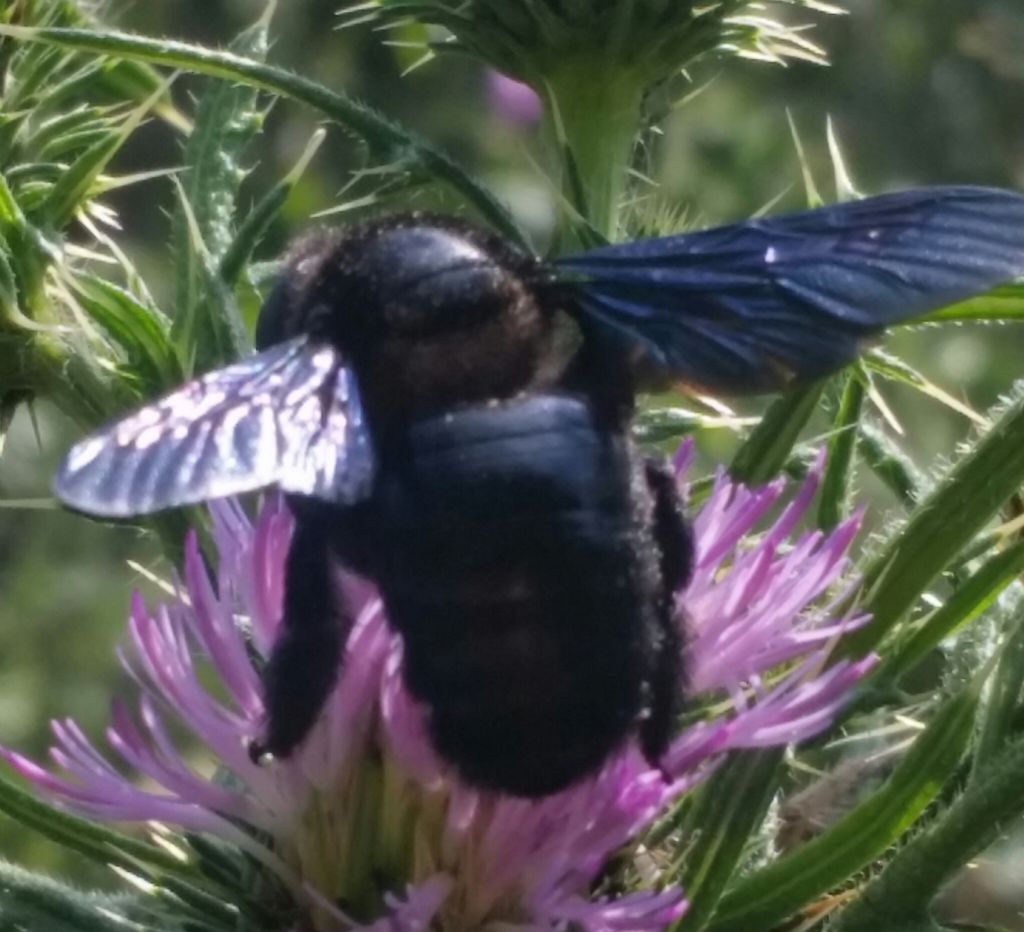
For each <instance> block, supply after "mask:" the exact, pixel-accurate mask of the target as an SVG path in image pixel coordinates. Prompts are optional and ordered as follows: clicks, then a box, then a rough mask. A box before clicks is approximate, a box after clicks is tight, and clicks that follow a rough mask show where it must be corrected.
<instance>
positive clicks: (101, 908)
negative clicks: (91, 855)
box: [0, 861, 153, 932]
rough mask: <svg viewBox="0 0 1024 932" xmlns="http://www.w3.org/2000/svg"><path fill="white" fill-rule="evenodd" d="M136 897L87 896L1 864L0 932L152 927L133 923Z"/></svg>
mask: <svg viewBox="0 0 1024 932" xmlns="http://www.w3.org/2000/svg"><path fill="white" fill-rule="evenodd" d="M137 905H138V904H137V902H136V900H135V898H134V897H129V896H123V895H122V896H112V895H110V894H105V893H91V892H90V893H87V892H84V891H81V890H76V889H74V888H72V887H68V886H65V885H64V884H61V883H58V882H57V881H55V880H52V879H51V878H49V877H44V876H41V875H39V874H32V873H29V872H28V871H26V870H23V869H22V868H20V867H16V866H15V865H13V864H6V863H4V862H2V861H0V932H22V930H39V932H114V930H118V929H123V930H144V929H149V928H153V927H152V926H149V925H143V924H141V923H137V922H135V921H133V920H132V919H131V918H129V917H130V916H131V914H132V913H135V912H137V911H138V910H137Z"/></svg>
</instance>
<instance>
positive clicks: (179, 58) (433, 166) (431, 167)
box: [0, 25, 527, 247]
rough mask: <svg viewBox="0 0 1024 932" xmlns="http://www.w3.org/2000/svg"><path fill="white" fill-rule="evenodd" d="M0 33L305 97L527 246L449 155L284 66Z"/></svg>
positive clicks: (158, 45) (99, 34)
mask: <svg viewBox="0 0 1024 932" xmlns="http://www.w3.org/2000/svg"><path fill="white" fill-rule="evenodd" d="M0 35H7V36H10V37H12V38H15V39H20V40H22V41H25V42H41V43H49V44H52V45H56V46H60V47H62V48H72V49H78V50H81V51H88V52H95V53H97V54H101V55H111V56H113V57H115V58H125V59H130V60H135V61H147V62H152V63H154V64H159V65H167V66H169V67H172V68H184V69H187V70H191V71H197V72H200V73H202V74H209V75H213V76H214V77H220V78H225V79H227V80H230V81H241V82H243V83H245V84H248V85H249V86H251V87H257V88H262V89H263V90H266V91H270V92H271V93H274V94H279V95H281V96H284V97H290V98H292V99H293V100H298V101H301V102H303V103H305V104H308V105H309V106H311V107H313V108H314V109H317V110H319V111H321V112H322V113H324V114H326V115H327V116H328V117H330V118H331V119H332V120H335V121H337V122H338V123H340V124H341V125H342V126H346V127H348V128H349V129H350V130H352V131H353V132H355V133H357V134H358V135H359V136H361V137H362V138H363V139H364V140H365V141H366V143H367V145H368V146H369V147H370V149H371V152H372V153H373V154H374V155H375V156H377V157H378V158H380V159H381V160H383V161H391V160H394V159H395V158H396V157H397V156H399V155H401V156H404V157H405V158H408V159H411V160H413V161H415V163H416V164H417V165H418V166H419V167H420V168H421V169H422V170H423V171H424V172H426V173H427V174H429V175H430V176H432V177H434V178H437V179H438V180H440V181H442V182H444V183H445V184H447V185H448V186H450V187H451V188H452V189H453V190H454V191H456V192H457V193H459V194H461V195H462V197H463V198H465V200H466V202H467V203H468V204H469V205H470V206H471V207H473V208H474V209H476V210H477V211H478V212H479V214H480V216H481V217H482V218H483V219H484V220H485V221H486V222H487V223H489V224H490V225H491V226H492V227H494V229H495V230H497V231H498V232H499V233H501V234H503V235H504V236H506V237H508V238H509V239H511V240H512V241H514V242H515V243H516V244H518V245H520V246H523V247H526V246H527V241H526V238H525V236H524V234H523V232H522V231H521V230H520V229H519V227H518V226H517V225H516V223H515V221H514V220H513V219H512V217H511V215H510V214H509V212H508V211H507V210H506V209H505V208H504V207H503V206H502V205H500V204H499V203H498V201H497V200H495V198H494V196H493V195H492V194H491V193H490V192H489V191H487V190H486V189H484V188H483V187H481V186H480V185H479V184H478V183H477V182H476V181H474V180H473V179H472V178H470V177H469V175H467V174H466V172H465V171H463V170H462V169H461V168H460V167H459V166H458V165H456V164H455V162H453V161H452V160H451V159H450V158H449V157H448V156H447V155H445V154H444V153H442V152H441V151H440V150H438V149H436V148H434V147H433V146H432V145H430V144H429V143H427V142H425V141H423V140H422V139H420V138H419V137H418V136H416V135H415V134H414V133H412V132H410V131H408V130H406V129H404V128H402V127H400V126H399V125H398V124H396V123H393V122H392V121H390V120H388V119H386V118H385V117H383V116H381V115H380V114H378V113H377V112H376V111H374V110H372V109H370V108H369V107H367V106H365V105H363V104H361V103H358V102H357V101H354V100H352V99H350V98H348V97H345V96H343V95H341V94H339V93H336V92H334V91H331V90H329V89H328V88H326V87H324V86H323V85H320V84H317V83H316V82H314V81H311V80H309V79H308V78H304V77H301V76H299V75H296V74H293V73H291V72H289V71H286V70H285V69H282V68H277V67H274V66H273V65H267V64H264V63H263V62H258V61H253V60H252V59H250V58H244V57H242V56H239V55H234V54H232V53H231V52H225V51H220V50H216V49H208V48H204V47H203V46H197V45H190V44H188V43H184V42H172V41H169V40H164V39H161V40H157V39H147V38H144V37H141V36H134V35H131V34H129V33H121V32H108V31H92V30H87V29H51V28H47V29H37V28H23V27H17V26H7V25H0Z"/></svg>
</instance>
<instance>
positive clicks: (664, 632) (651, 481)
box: [640, 458, 693, 766]
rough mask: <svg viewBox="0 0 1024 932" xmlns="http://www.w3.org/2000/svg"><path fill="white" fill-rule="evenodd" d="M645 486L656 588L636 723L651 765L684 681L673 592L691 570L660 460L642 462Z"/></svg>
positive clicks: (686, 534)
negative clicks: (647, 669)
mask: <svg viewBox="0 0 1024 932" xmlns="http://www.w3.org/2000/svg"><path fill="white" fill-rule="evenodd" d="M644 471H645V476H646V480H647V487H648V489H649V490H650V493H651V496H652V498H653V499H654V514H653V525H654V542H655V545H656V546H657V549H658V563H659V567H658V568H659V570H660V574H659V575H660V591H659V592H658V593H657V598H656V604H655V613H656V622H657V626H658V635H659V637H658V642H657V647H656V651H655V657H654V665H653V669H652V670H651V676H650V680H649V683H648V685H649V689H650V707H649V710H648V715H647V718H646V719H645V720H644V721H643V723H642V724H641V726H640V747H641V750H642V751H643V752H644V756H645V757H646V758H647V760H648V761H650V762H651V764H653V765H655V766H657V765H658V763H659V761H660V759H661V756H662V754H664V752H665V749H666V748H667V747H668V743H669V741H670V740H671V738H672V732H673V729H674V726H675V722H676V718H677V716H678V715H679V713H680V711H681V707H682V699H683V688H684V686H685V685H686V665H685V661H684V650H685V647H686V644H685V632H684V630H683V628H682V626H681V625H680V624H679V619H678V617H677V614H676V608H675V597H676V594H677V593H678V592H679V591H680V590H681V589H683V588H685V586H686V584H687V583H688V582H689V581H690V576H691V574H692V571H693V533H692V532H691V530H690V525H689V522H687V520H686V516H685V514H684V512H683V502H682V498H681V497H680V495H679V488H678V486H677V484H676V477H675V475H674V474H673V473H672V471H671V469H670V468H669V466H668V464H667V463H665V462H664V461H663V460H660V459H655V458H648V459H647V460H646V461H645V463H644Z"/></svg>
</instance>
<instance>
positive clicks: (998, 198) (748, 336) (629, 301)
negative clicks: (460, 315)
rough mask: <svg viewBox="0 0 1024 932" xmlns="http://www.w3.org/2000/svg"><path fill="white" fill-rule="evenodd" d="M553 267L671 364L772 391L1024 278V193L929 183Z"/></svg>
mask: <svg viewBox="0 0 1024 932" xmlns="http://www.w3.org/2000/svg"><path fill="white" fill-rule="evenodd" d="M553 267H554V270H555V280H556V283H562V284H563V285H565V286H566V287H567V290H568V291H569V294H570V296H571V302H570V303H572V304H575V305H576V306H577V308H578V310H580V311H581V312H582V313H583V314H585V315H586V316H587V317H588V318H590V319H592V320H597V321H601V322H603V323H604V324H605V325H606V326H607V327H610V328H612V329H614V330H615V331H617V332H618V333H620V334H621V335H623V336H625V337H626V338H627V340H628V341H629V342H630V343H632V344H633V345H636V346H639V347H640V348H641V349H642V350H644V351H645V355H646V356H648V357H649V358H650V360H652V361H653V362H654V363H655V364H656V365H657V366H659V367H661V368H663V369H665V370H667V371H668V372H670V373H671V374H672V375H674V376H676V377H678V378H680V379H682V380H683V381H685V382H689V383H691V384H694V385H697V386H700V387H703V388H707V389H708V390H712V391H716V390H717V391H722V392H727V393H728V392H756V391H767V390H770V389H774V388H779V387H782V386H784V385H785V384H787V383H788V382H790V381H791V380H794V379H809V378H815V377H817V376H821V375H824V374H826V373H828V372H831V371H832V370H834V369H836V368H838V367H839V366H842V365H843V364H845V363H848V362H850V361H851V360H853V359H854V357H855V356H856V355H857V353H858V352H859V351H860V349H861V343H862V341H863V340H864V338H865V337H870V336H871V335H873V334H876V333H878V332H879V331H880V330H881V329H882V328H884V327H886V326H888V325H889V324H892V323H895V322H897V321H901V320H906V319H909V318H912V317H916V316H918V315H920V314H922V313H924V312H925V311H928V310H931V309H933V308H938V307H942V306H943V305H945V304H949V303H951V302H954V301H959V300H962V299H963V298H966V297H969V296H971V295H974V294H978V293H980V292H983V291H986V290H988V289H989V288H992V287H994V286H995V285H998V284H1000V283H1002V282H1005V281H1008V280H1009V279H1012V278H1015V277H1017V276H1020V275H1024V196H1021V195H1019V194H1016V193H1013V192H1010V191H1001V190H998V189H992V188H973V187H936V188H921V189H918V190H912V191H903V192H899V193H895V194H885V195H882V196H880V197H873V198H868V199H866V200H862V201H854V202H850V203H846V204H838V205H834V206H830V207H823V208H820V209H818V210H809V211H804V212H801V213H795V214H788V215H783V216H779V217H768V218H764V219H757V220H750V221H747V222H745V223H738V224H734V225H732V226H725V227H720V228H717V229H711V230H705V231H702V232H698V233H688V234H682V235H679V236H669V237H664V238H661V239H650V240H641V241H637V242H632V243H624V244H621V245H614V246H606V247H602V248H600V249H595V250H593V251H591V252H586V253H583V254H581V255H575V256H568V257H566V258H562V259H558V260H556V261H555V262H554V263H553Z"/></svg>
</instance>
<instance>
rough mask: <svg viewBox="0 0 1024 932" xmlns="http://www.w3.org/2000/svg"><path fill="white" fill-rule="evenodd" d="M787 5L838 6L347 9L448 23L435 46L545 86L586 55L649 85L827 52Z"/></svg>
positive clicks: (387, 0)
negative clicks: (705, 66)
mask: <svg viewBox="0 0 1024 932" xmlns="http://www.w3.org/2000/svg"><path fill="white" fill-rule="evenodd" d="M783 7H798V8H803V9H806V10H811V11H816V12H823V13H838V12H841V9H840V8H839V7H837V6H834V5H832V4H828V3H824V2H821V0H711V2H700V3H697V2H694V0H636V2H630V3H626V2H622V0H572V2H569V3H565V2H554V0H469V2H468V3H467V2H456V0H421V2H415V3H410V2H408V0H377V2H376V3H371V4H359V5H357V6H355V7H352V8H350V9H349V10H348V11H346V10H342V11H341V15H342V16H343V17H344V16H346V15H350V16H351V17H352V20H353V22H364V21H365V18H366V15H367V13H368V12H370V13H371V14H372V16H373V17H374V18H376V19H378V20H381V21H383V22H384V23H399V22H406V21H408V20H410V19H413V20H417V21H419V22H421V23H427V24H431V25H434V26H440V27H443V29H444V30H445V31H446V33H447V36H448V38H447V39H446V40H445V41H444V42H442V43H435V44H434V46H433V47H434V48H438V49H444V48H451V49H453V50H457V51H461V52H469V53H470V54H473V55H475V56H476V57H478V58H480V59H481V60H482V61H485V62H487V63H488V64H490V65H491V66H493V67H495V68H497V69H499V70H500V71H503V72H505V73H507V74H510V75H513V76H515V77H517V78H519V79H520V80H522V81H526V82H527V83H529V84H532V85H533V86H534V87H536V88H537V89H538V91H539V90H541V87H542V85H543V83H544V81H545V80H547V79H548V78H549V76H550V74H551V73H552V72H553V71H555V70H557V69H558V68H559V66H560V63H564V62H566V61H567V60H575V61H578V60H580V59H585V58H590V59H592V60H593V61H595V62H599V63H600V65H601V67H603V68H604V69H605V70H606V71H607V72H609V73H615V72H619V71H628V72H633V73H634V74H636V75H637V76H641V77H642V80H643V81H644V83H645V85H646V86H650V85H651V84H655V83H657V82H658V81H662V80H664V79H665V78H668V77H670V76H672V75H674V74H677V73H678V72H680V71H681V70H682V69H684V68H686V67H687V66H688V65H690V64H692V62H693V61H694V60H696V59H698V58H700V57H702V56H704V55H717V56H722V57H727V56H740V57H746V58H755V59H760V60H764V61H773V62H783V61H785V60H786V59H804V60H808V61H815V62H822V61H824V52H823V51H822V50H821V49H820V48H819V47H818V46H816V45H815V44H814V43H813V42H811V41H810V40H809V39H808V38H807V37H806V36H805V35H804V33H805V31H806V28H805V27H802V26H790V25H787V24H786V23H784V22H783V21H781V20H779V19H777V18H775V17H773V16H772V15H771V14H772V12H773V11H775V10H779V9H780V8H783Z"/></svg>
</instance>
